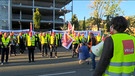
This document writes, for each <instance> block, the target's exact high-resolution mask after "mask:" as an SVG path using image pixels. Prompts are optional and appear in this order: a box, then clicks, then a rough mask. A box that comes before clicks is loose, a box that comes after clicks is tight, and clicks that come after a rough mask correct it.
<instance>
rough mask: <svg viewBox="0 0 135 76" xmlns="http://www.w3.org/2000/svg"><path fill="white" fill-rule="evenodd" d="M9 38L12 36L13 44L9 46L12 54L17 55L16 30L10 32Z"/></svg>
mask: <svg viewBox="0 0 135 76" xmlns="http://www.w3.org/2000/svg"><path fill="white" fill-rule="evenodd" d="M9 38H10V41H11V44H10V47H9V53H10V56H11V55H12V54H13V53H14V55H15V56H16V37H15V36H14V32H10V35H9Z"/></svg>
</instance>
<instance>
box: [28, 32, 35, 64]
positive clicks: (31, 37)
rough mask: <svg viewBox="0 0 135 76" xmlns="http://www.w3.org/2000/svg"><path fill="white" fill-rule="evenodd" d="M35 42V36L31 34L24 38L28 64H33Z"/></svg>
mask: <svg viewBox="0 0 135 76" xmlns="http://www.w3.org/2000/svg"><path fill="white" fill-rule="evenodd" d="M35 41H36V39H35V36H34V35H32V32H29V35H28V36H27V38H26V43H27V48H28V58H29V62H34V50H35V43H36V42H35Z"/></svg>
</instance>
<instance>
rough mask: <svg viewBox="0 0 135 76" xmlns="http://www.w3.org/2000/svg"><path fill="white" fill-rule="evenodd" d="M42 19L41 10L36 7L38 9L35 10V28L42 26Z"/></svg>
mask: <svg viewBox="0 0 135 76" xmlns="http://www.w3.org/2000/svg"><path fill="white" fill-rule="evenodd" d="M40 20H41V14H40V12H39V9H38V8H36V11H35V12H34V16H33V21H34V25H35V26H34V28H36V29H39V28H40Z"/></svg>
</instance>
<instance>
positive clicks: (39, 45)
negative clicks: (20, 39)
mask: <svg viewBox="0 0 135 76" xmlns="http://www.w3.org/2000/svg"><path fill="white" fill-rule="evenodd" d="M38 48H39V50H40V52H41V42H40V41H39V42H38Z"/></svg>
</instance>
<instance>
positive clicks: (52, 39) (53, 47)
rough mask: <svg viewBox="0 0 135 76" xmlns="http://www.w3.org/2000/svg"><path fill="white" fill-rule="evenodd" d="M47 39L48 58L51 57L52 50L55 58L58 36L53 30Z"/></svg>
mask: <svg viewBox="0 0 135 76" xmlns="http://www.w3.org/2000/svg"><path fill="white" fill-rule="evenodd" d="M49 41H50V58H52V55H53V52H54V55H55V58H58V57H57V46H58V38H57V36H55V33H54V32H52V34H51V36H50V40H49Z"/></svg>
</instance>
